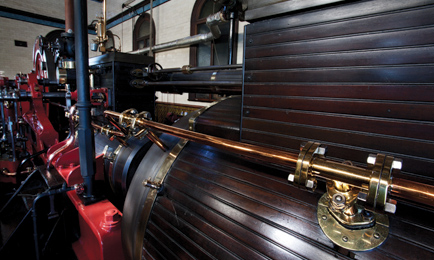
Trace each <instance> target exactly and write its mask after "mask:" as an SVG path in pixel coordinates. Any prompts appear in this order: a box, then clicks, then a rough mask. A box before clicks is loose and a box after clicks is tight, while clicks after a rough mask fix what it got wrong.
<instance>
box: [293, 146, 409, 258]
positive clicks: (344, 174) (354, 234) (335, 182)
mask: <svg viewBox="0 0 434 260" xmlns="http://www.w3.org/2000/svg"><path fill="white" fill-rule="evenodd" d="M324 155H325V148H322V147H321V145H320V144H319V143H315V142H307V143H306V144H305V145H304V146H302V148H301V151H300V153H299V156H298V159H297V164H296V169H295V172H294V174H290V175H289V176H288V180H289V181H291V182H293V183H294V184H295V185H297V186H299V187H303V188H308V189H315V187H316V183H317V180H316V179H317V178H321V179H324V180H326V182H327V192H326V193H325V194H324V195H323V196H322V197H321V199H320V201H319V202H318V212H317V214H318V215H317V217H318V223H319V224H320V226H321V228H322V230H323V231H324V233H325V235H326V236H327V237H328V238H329V239H330V240H332V241H333V243H335V244H336V245H339V246H341V247H343V248H346V249H349V250H355V251H365V250H370V249H373V248H375V247H377V246H379V245H381V244H382V243H383V242H384V241H385V240H386V238H387V235H388V233H389V231H388V228H389V220H388V217H387V215H385V214H381V213H378V212H375V211H376V210H380V211H386V212H390V213H394V212H395V208H396V207H395V204H394V203H396V202H394V201H392V200H389V199H388V198H387V197H388V194H389V192H390V187H391V183H392V177H391V173H392V170H393V169H394V168H398V169H400V168H401V165H402V162H401V161H400V160H396V159H394V158H393V157H392V156H386V155H384V154H377V155H370V156H369V158H368V165H369V166H368V168H367V169H362V168H359V167H355V166H352V165H351V164H342V163H339V162H334V161H330V160H326V159H325V157H324ZM358 202H364V203H363V205H361V204H360V203H358Z"/></svg>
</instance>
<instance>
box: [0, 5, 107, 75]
mask: <svg viewBox="0 0 434 260" xmlns="http://www.w3.org/2000/svg"><path fill="white" fill-rule="evenodd" d="M0 5H1V6H5V7H9V8H13V9H17V10H22V11H26V12H31V13H36V14H40V15H45V16H48V17H53V18H59V19H65V2H64V1H63V0H38V1H35V0H20V1H16V0H0ZM101 14H102V5H101V3H98V2H95V1H88V20H89V23H90V22H91V21H92V20H94V19H95V17H96V15H101ZM53 30H59V28H55V27H50V26H44V25H39V24H34V23H28V22H23V21H18V20H14V19H9V18H4V17H0V35H1V37H0V71H4V76H7V77H9V78H13V77H14V76H15V75H16V74H17V73H19V72H22V73H29V72H30V71H31V70H32V67H33V65H32V64H33V57H32V55H33V44H34V43H35V39H36V37H37V36H39V35H42V36H45V35H46V34H47V33H49V32H51V31H53ZM93 38H95V36H94V35H89V40H91V39H93ZM15 40H19V41H25V42H27V47H17V46H15ZM95 55H98V54H97V53H93V52H89V56H91V57H92V56H95Z"/></svg>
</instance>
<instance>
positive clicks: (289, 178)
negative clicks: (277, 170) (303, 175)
mask: <svg viewBox="0 0 434 260" xmlns="http://www.w3.org/2000/svg"><path fill="white" fill-rule="evenodd" d="M294 179H295V175H294V174H292V173H291V174H290V175H288V181H290V182H294Z"/></svg>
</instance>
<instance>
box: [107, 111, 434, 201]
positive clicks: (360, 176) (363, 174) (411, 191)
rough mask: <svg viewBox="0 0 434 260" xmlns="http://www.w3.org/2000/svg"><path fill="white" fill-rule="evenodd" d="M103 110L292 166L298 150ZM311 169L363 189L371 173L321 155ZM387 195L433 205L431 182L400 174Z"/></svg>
mask: <svg viewBox="0 0 434 260" xmlns="http://www.w3.org/2000/svg"><path fill="white" fill-rule="evenodd" d="M104 113H105V114H106V115H109V116H111V117H114V118H120V117H121V115H122V120H123V121H124V122H125V121H132V120H135V124H136V125H137V126H142V127H150V128H153V129H156V130H158V131H161V132H164V133H167V134H170V135H173V136H176V137H179V138H183V139H187V140H190V141H193V142H197V143H200V144H204V145H209V146H213V147H216V148H220V149H223V150H226V151H229V152H233V153H236V154H239V155H243V156H246V157H249V158H253V159H257V160H260V161H264V162H269V163H275V164H279V165H283V166H288V167H292V168H294V167H295V166H296V164H297V160H298V156H299V155H298V154H295V153H291V152H286V151H281V150H276V149H271V148H266V147H261V146H257V145H252V144H246V143H241V142H236V141H232V140H227V139H224V138H219V137H215V136H210V135H206V134H202V133H197V132H192V131H189V130H184V129H179V128H176V127H173V126H168V125H164V124H160V123H156V122H152V121H149V120H146V119H138V118H137V119H135V117H134V116H131V115H128V114H122V113H118V112H114V111H109V110H106V111H105V112H104ZM311 169H312V171H311V174H312V175H313V176H314V177H316V178H321V179H324V180H335V181H341V182H344V183H348V184H350V185H353V186H356V187H360V188H362V189H365V184H368V183H369V181H370V176H371V170H369V169H364V168H361V167H356V166H352V165H347V164H342V163H340V162H335V161H331V160H327V159H325V158H320V157H317V158H314V159H313V161H312V164H311ZM390 195H391V196H392V197H393V198H396V199H398V200H401V199H405V200H410V201H413V202H417V203H421V204H425V205H428V206H431V207H434V186H431V185H427V184H420V183H416V182H412V181H408V180H405V179H401V178H394V179H393V180H392V184H391V185H390Z"/></svg>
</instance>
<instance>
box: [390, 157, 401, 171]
mask: <svg viewBox="0 0 434 260" xmlns="http://www.w3.org/2000/svg"><path fill="white" fill-rule="evenodd" d="M392 169H398V170H401V169H402V160H400V159H395V160H393V162H392Z"/></svg>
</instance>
